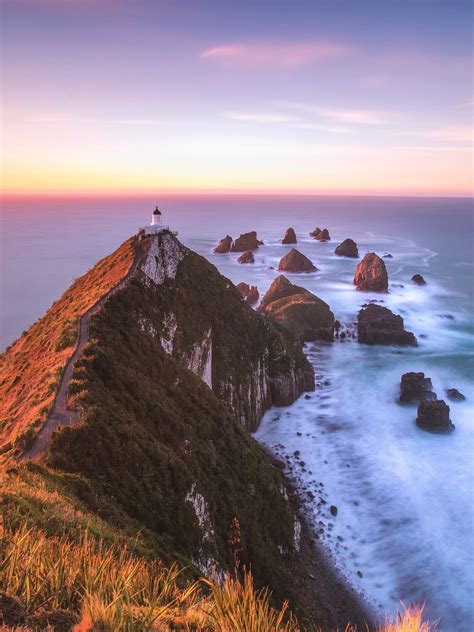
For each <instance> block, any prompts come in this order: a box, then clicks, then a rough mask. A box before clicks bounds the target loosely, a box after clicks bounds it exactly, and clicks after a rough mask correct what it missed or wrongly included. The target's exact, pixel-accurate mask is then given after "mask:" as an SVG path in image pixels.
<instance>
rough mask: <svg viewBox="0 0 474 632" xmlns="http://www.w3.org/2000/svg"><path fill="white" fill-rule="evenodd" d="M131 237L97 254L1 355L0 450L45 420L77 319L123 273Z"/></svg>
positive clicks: (22, 443)
mask: <svg viewBox="0 0 474 632" xmlns="http://www.w3.org/2000/svg"><path fill="white" fill-rule="evenodd" d="M132 262H133V239H129V240H127V241H126V242H125V243H124V244H123V245H122V246H121V247H120V248H119V249H118V250H116V251H115V252H114V253H112V254H111V255H109V256H108V257H105V258H104V259H101V260H100V261H99V262H98V263H97V264H96V265H95V266H94V267H93V268H92V269H91V270H90V271H89V272H87V273H86V274H84V275H83V276H81V277H79V278H78V279H76V280H75V281H74V283H73V284H72V285H71V287H70V288H69V289H68V290H67V291H66V292H65V293H64V294H63V295H62V296H61V298H59V299H58V300H57V301H56V302H55V303H53V305H52V306H51V307H50V308H49V310H48V311H47V312H46V314H45V315H44V316H42V317H41V318H40V319H39V320H37V321H36V323H34V325H32V326H31V327H30V329H29V330H28V331H26V332H24V333H23V334H22V336H21V337H20V338H18V340H16V341H15V342H14V343H13V344H12V345H10V347H8V349H7V350H6V351H5V353H3V354H2V355H1V357H0V374H1V376H2V377H1V381H0V452H1V453H3V454H6V453H7V452H8V451H10V450H12V449H14V448H15V447H19V448H20V449H22V448H24V447H26V446H27V445H28V444H29V442H31V440H32V439H33V438H34V436H35V435H36V434H37V432H38V431H39V429H40V428H41V427H42V426H43V424H44V423H45V421H46V416H47V413H48V411H49V408H50V406H51V404H52V403H53V400H54V396H55V393H56V390H57V386H58V383H59V379H60V376H61V372H62V370H63V368H64V366H65V365H66V363H67V360H68V358H69V357H70V356H71V354H72V353H73V351H74V348H75V345H76V342H77V336H78V319H79V317H80V316H81V315H82V314H83V313H84V312H85V311H87V310H88V309H89V307H91V306H92V305H94V303H96V301H97V300H98V299H99V298H100V297H101V296H102V295H103V294H105V293H106V292H107V291H108V290H109V289H110V288H111V287H113V286H114V285H115V284H116V283H117V282H118V281H119V280H120V279H121V278H122V277H124V276H125V274H126V273H127V272H128V270H129V268H130V266H131V264H132Z"/></svg>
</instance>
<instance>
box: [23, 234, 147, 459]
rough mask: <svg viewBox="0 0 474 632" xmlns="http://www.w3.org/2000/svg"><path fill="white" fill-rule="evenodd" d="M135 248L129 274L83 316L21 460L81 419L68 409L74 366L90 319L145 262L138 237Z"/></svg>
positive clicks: (34, 456) (38, 452)
mask: <svg viewBox="0 0 474 632" xmlns="http://www.w3.org/2000/svg"><path fill="white" fill-rule="evenodd" d="M133 249H134V258H133V263H132V265H131V266H130V269H129V270H128V272H127V274H126V275H125V276H124V277H122V279H120V281H118V283H116V284H115V285H114V286H113V287H111V288H110V290H109V291H108V292H106V293H105V294H104V295H103V296H101V297H100V299H99V300H98V301H97V302H96V303H94V305H92V307H90V308H89V309H88V310H87V311H86V312H84V314H82V316H81V317H80V319H79V340H78V343H77V347H76V350H75V351H74V353H73V354H72V356H71V357H70V358H69V360H68V362H67V364H66V367H65V369H64V371H63V374H62V377H61V382H60V384H59V389H58V391H57V393H56V397H55V400H54V403H53V408H52V411H51V413H50V415H49V417H48V421H47V422H46V424H45V425H44V426H43V428H41V430H40V431H39V433H38V434H37V435H36V438H35V440H34V443H33V445H32V446H31V447H30V448H28V450H26V451H25V452H24V453H23V454H22V455H21V457H20V460H30V461H31V460H33V459H35V460H37V459H38V458H39V457H40V456H42V454H43V453H44V451H45V450H46V446H47V444H48V441H49V439H50V438H51V435H52V434H53V432H54V431H55V430H56V429H57V428H59V427H60V426H73V425H75V424H77V423H78V422H79V413H78V412H77V411H75V410H68V408H67V395H68V389H69V383H70V381H71V378H72V372H73V369H74V363H75V362H76V361H77V360H78V359H79V358H80V357H81V355H82V351H83V350H84V346H85V344H86V342H87V341H88V340H89V321H90V318H91V316H93V315H94V314H96V313H97V312H98V311H99V310H100V309H101V308H102V306H103V305H104V303H105V302H106V301H107V299H108V298H109V297H110V296H111V295H112V294H114V293H115V292H117V290H119V289H121V288H122V287H124V285H126V284H127V282H128V281H129V279H130V277H131V276H133V274H134V273H135V271H136V270H137V268H138V266H139V265H140V263H141V262H142V259H143V258H144V255H145V253H144V252H143V250H142V247H141V245H140V242H139V241H138V239H137V238H135V241H134V244H133Z"/></svg>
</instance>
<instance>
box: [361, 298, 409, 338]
mask: <svg viewBox="0 0 474 632" xmlns="http://www.w3.org/2000/svg"><path fill="white" fill-rule="evenodd" d="M357 331H358V336H359V342H361V343H364V344H367V345H401V346H416V344H417V343H416V338H415V336H414V334H412V333H411V331H405V327H404V324H403V318H402V317H401V316H398V315H396V314H394V313H393V312H391V311H390V310H389V309H387V308H386V307H382V306H381V305H375V304H373V303H371V304H370V305H368V306H367V307H366V308H364V309H361V310H360V312H359V315H358V322H357Z"/></svg>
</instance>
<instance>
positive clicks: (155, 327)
mask: <svg viewBox="0 0 474 632" xmlns="http://www.w3.org/2000/svg"><path fill="white" fill-rule="evenodd" d="M141 271H142V275H138V277H139V278H141V280H142V285H143V291H144V296H143V300H141V301H140V302H139V303H137V305H136V307H135V314H134V318H135V319H136V321H137V322H139V323H140V327H141V329H142V332H143V333H145V334H148V336H150V337H151V338H153V339H155V338H156V339H157V340H159V342H160V343H161V347H162V349H163V350H164V351H166V352H167V353H168V354H170V355H171V356H172V357H174V358H176V359H178V360H180V361H182V362H184V363H185V364H186V366H187V368H189V369H190V370H191V371H193V373H195V374H196V375H198V376H199V377H200V378H201V379H202V380H203V381H204V382H205V383H206V384H207V385H208V386H209V387H210V388H212V389H213V391H214V392H215V393H216V394H217V395H218V396H219V397H220V398H221V399H223V400H224V402H226V403H227V404H228V405H229V406H230V409H231V410H232V411H233V413H234V415H235V416H236V418H237V419H238V420H239V421H240V422H241V423H242V424H243V425H244V426H246V427H247V428H248V429H249V430H255V429H256V428H257V427H258V423H259V421H260V419H261V417H262V415H263V413H264V412H265V411H266V410H267V409H268V408H269V407H270V406H271V405H272V404H276V405H288V404H291V403H292V402H293V401H294V400H295V399H296V398H297V397H298V396H299V395H300V394H301V392H302V391H304V390H308V389H312V388H314V375H313V370H312V367H311V365H310V364H309V363H308V362H307V360H306V358H305V356H304V354H303V353H302V352H301V350H300V348H299V346H298V345H297V344H295V342H294V340H293V339H292V338H291V336H289V335H288V334H287V333H286V331H285V330H284V329H283V328H280V327H278V326H275V325H273V324H272V323H269V322H268V321H267V320H266V319H264V318H261V317H260V316H259V315H258V314H255V312H254V311H253V310H251V309H250V308H249V307H248V306H247V305H246V304H245V302H244V301H243V300H242V298H241V295H240V293H239V292H238V291H237V290H236V288H235V287H234V286H233V285H232V284H231V283H230V281H228V280H227V279H225V278H224V277H223V276H222V275H221V274H220V273H219V272H218V271H217V269H216V268H215V267H214V266H212V265H211V264H210V263H209V262H208V261H206V260H205V259H204V258H203V257H200V256H198V255H197V254H195V253H193V252H192V251H190V250H189V249H187V248H185V247H184V246H183V245H182V244H180V242H179V241H178V240H177V239H176V238H175V237H173V236H172V235H171V234H169V233H165V234H163V235H160V236H159V237H157V238H155V239H153V240H151V243H150V245H149V251H148V255H147V257H146V259H145V261H144V263H143V265H142V268H141ZM145 295H146V296H145Z"/></svg>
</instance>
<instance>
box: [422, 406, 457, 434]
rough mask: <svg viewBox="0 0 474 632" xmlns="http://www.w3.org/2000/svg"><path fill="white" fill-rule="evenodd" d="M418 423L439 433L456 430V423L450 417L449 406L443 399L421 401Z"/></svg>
mask: <svg viewBox="0 0 474 632" xmlns="http://www.w3.org/2000/svg"><path fill="white" fill-rule="evenodd" d="M416 425H417V426H419V427H420V428H423V430H428V432H435V433H437V434H446V433H448V432H451V431H452V430H454V424H453V423H452V421H451V419H450V418H449V406H448V405H447V404H446V402H445V401H443V400H442V399H437V400H435V401H422V402H420V405H419V406H418V414H417V417H416Z"/></svg>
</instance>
